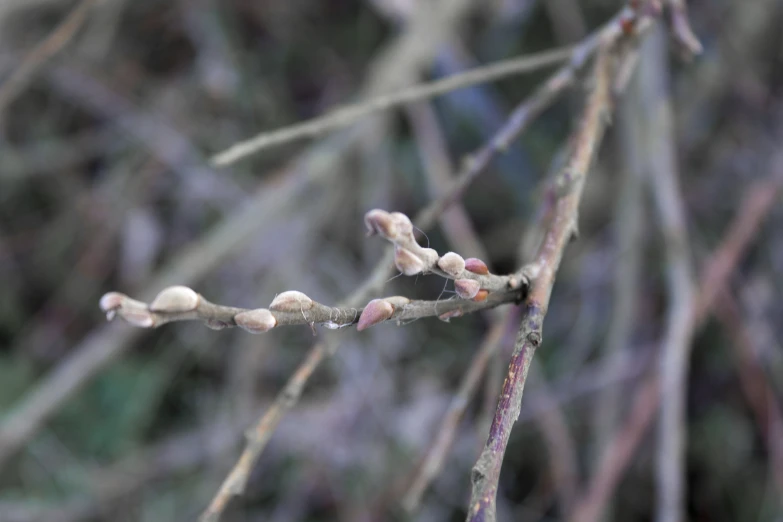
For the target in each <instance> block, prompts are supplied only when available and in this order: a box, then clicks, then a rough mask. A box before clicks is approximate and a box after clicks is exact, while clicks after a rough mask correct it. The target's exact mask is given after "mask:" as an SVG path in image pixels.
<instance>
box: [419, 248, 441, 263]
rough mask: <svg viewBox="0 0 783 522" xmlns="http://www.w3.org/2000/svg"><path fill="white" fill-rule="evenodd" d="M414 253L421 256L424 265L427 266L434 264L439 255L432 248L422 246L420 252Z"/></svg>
mask: <svg viewBox="0 0 783 522" xmlns="http://www.w3.org/2000/svg"><path fill="white" fill-rule="evenodd" d="M416 255H418V256H420V257H421V260H422V261H424V265H425V266H427V267H430V266H433V265H435V263H437V262H438V258H439V257H440V256H439V255H438V252H437V251H436V250H435V249H434V248H422V249H421V252H420V253H417V254H416Z"/></svg>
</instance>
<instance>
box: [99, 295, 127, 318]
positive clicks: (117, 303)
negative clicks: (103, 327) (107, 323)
mask: <svg viewBox="0 0 783 522" xmlns="http://www.w3.org/2000/svg"><path fill="white" fill-rule="evenodd" d="M127 298H128V296H126V295H125V294H121V293H119V292H109V293H108V294H103V297H101V300H100V303H99V304H100V307H101V310H103V311H104V312H106V314H107V315H108V314H109V312H114V311H115V310H117V309H118V308H119V307H121V306H122V302H123V301H125V299H127ZM112 317H114V315H112Z"/></svg>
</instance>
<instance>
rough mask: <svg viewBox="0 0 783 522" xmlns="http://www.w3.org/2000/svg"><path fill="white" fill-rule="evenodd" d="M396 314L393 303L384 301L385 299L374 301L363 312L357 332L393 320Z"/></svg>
mask: <svg viewBox="0 0 783 522" xmlns="http://www.w3.org/2000/svg"><path fill="white" fill-rule="evenodd" d="M393 314H394V306H392V304H391V303H388V302H386V301H384V300H383V299H373V300H372V301H370V302H369V303H367V306H365V307H364V310H362V315H361V316H359V324H357V325H356V330H357V331H359V332H361V331H362V330H365V329H367V328H369V327H371V326H374V325H376V324H378V323H382V322H384V321H386V320H388V319H390V318H391V316H392V315H393Z"/></svg>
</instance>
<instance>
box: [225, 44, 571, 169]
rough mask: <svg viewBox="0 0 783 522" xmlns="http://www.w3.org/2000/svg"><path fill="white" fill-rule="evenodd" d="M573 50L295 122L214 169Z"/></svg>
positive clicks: (244, 146)
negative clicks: (376, 113)
mask: <svg viewBox="0 0 783 522" xmlns="http://www.w3.org/2000/svg"><path fill="white" fill-rule="evenodd" d="M572 53H573V51H572V49H571V48H563V49H553V50H551V51H544V52H542V53H538V54H533V55H529V56H521V57H519V58H512V59H509V60H504V61H502V62H497V63H493V64H489V65H485V66H482V67H478V68H476V69H473V70H471V71H466V72H464V73H460V74H455V75H454V76H449V77H448V78H443V79H441V80H435V81H433V82H430V83H423V84H419V85H415V86H413V87H409V88H407V89H404V90H402V91H400V92H395V93H389V94H385V95H382V96H379V97H377V98H373V99H371V100H367V101H365V102H359V103H357V104H355V105H350V106H347V107H343V108H339V109H335V110H333V111H332V112H329V113H327V114H325V115H323V116H319V117H317V118H314V119H312V120H309V121H305V122H302V123H296V124H294V125H291V126H289V127H284V128H282V129H278V130H274V131H270V132H265V133H263V134H259V135H258V136H256V137H254V138H250V139H248V140H246V141H242V142H240V143H237V144H235V145H232V146H231V147H230V148H229V149H227V150H225V151H223V152H221V153H219V154H216V155H215V156H214V157H213V158H212V163H213V164H214V165H215V166H219V167H222V166H226V165H231V164H232V163H235V162H237V161H239V160H241V159H242V158H245V157H247V156H250V155H251V154H256V153H258V152H261V151H262V150H264V149H268V148H270V147H275V146H278V145H282V144H285V143H290V142H292V141H297V140H301V139H305V138H315V137H318V136H321V135H323V134H326V133H327V132H330V131H333V130H336V129H339V128H342V127H347V126H348V125H351V124H352V123H356V122H357V121H358V120H360V119H362V118H364V117H366V116H369V115H370V114H373V113H375V112H379V111H384V110H388V109H391V108H394V107H397V106H400V105H405V104H407V103H413V102H416V101H420V100H426V99H428V98H433V97H435V96H440V95H442V94H446V93H448V92H451V91H454V90H457V89H464V88H466V87H470V86H472V85H478V84H481V83H487V82H492V81H496V80H500V79H502V78H505V77H507V76H512V75H515V74H522V73H527V72H531V71H535V70H537V69H540V68H543V67H547V66H551V65H554V64H557V63H559V62H562V61H563V60H566V59H568V58H569V57H570V56H571V55H572Z"/></svg>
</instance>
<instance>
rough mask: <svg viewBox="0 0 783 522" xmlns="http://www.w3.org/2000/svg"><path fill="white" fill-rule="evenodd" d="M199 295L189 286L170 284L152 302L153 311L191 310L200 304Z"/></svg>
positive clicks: (151, 308)
mask: <svg viewBox="0 0 783 522" xmlns="http://www.w3.org/2000/svg"><path fill="white" fill-rule="evenodd" d="M198 302H199V296H198V294H197V293H196V292H194V291H193V290H191V289H190V288H188V287H187V286H170V287H168V288H165V289H163V290H161V292H160V293H159V294H158V295H157V296H156V297H155V299H154V300H153V301H152V304H150V310H152V311H153V312H190V311H191V310H195V309H196V307H197V306H198Z"/></svg>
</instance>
